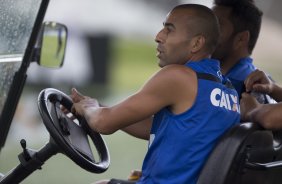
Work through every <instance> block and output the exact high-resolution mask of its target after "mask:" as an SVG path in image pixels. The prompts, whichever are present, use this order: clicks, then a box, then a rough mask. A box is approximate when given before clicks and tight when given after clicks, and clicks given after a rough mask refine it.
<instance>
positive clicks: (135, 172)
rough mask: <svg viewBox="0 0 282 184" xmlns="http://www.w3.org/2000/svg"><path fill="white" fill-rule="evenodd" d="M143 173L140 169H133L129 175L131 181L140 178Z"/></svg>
mask: <svg viewBox="0 0 282 184" xmlns="http://www.w3.org/2000/svg"><path fill="white" fill-rule="evenodd" d="M141 175H142V172H141V171H140V170H133V171H131V173H130V176H129V177H128V180H131V181H136V180H139V179H140V177H141Z"/></svg>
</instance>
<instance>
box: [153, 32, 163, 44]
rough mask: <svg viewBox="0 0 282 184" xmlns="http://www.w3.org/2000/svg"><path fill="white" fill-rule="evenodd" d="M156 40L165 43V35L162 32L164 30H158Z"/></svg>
mask: <svg viewBox="0 0 282 184" xmlns="http://www.w3.org/2000/svg"><path fill="white" fill-rule="evenodd" d="M155 42H157V43H164V36H163V34H162V30H161V31H160V32H158V34H157V35H156V37H155Z"/></svg>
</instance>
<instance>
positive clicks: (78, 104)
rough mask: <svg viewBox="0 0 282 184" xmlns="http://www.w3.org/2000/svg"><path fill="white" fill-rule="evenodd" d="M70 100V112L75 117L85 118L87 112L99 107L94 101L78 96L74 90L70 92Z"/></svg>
mask: <svg viewBox="0 0 282 184" xmlns="http://www.w3.org/2000/svg"><path fill="white" fill-rule="evenodd" d="M71 98H72V100H73V106H72V109H71V111H72V113H73V114H76V115H81V116H85V114H86V112H87V111H88V110H91V109H93V108H94V109H95V108H97V107H99V103H98V101H97V100H96V99H94V98H90V97H87V96H84V95H82V94H80V93H79V92H78V91H77V90H76V89H75V88H73V89H72V91H71Z"/></svg>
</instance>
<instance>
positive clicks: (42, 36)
mask: <svg viewBox="0 0 282 184" xmlns="http://www.w3.org/2000/svg"><path fill="white" fill-rule="evenodd" d="M67 36H68V31H67V27H66V26H65V25H63V24H60V23H56V22H44V23H43V26H42V29H41V32H40V33H39V37H38V40H37V44H36V47H35V49H34V54H33V58H32V61H35V62H37V63H38V64H39V65H40V66H43V67H48V68H59V67H61V66H62V65H63V62H64V57H65V50H66V44H67Z"/></svg>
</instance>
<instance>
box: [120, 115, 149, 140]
mask: <svg viewBox="0 0 282 184" xmlns="http://www.w3.org/2000/svg"><path fill="white" fill-rule="evenodd" d="M152 123H153V117H150V118H147V119H145V120H142V121H139V122H137V123H134V124H132V125H130V126H127V127H125V128H123V129H122V131H124V132H126V133H128V134H129V135H132V136H134V137H136V138H139V139H144V140H149V138H150V131H151V127H152Z"/></svg>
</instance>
